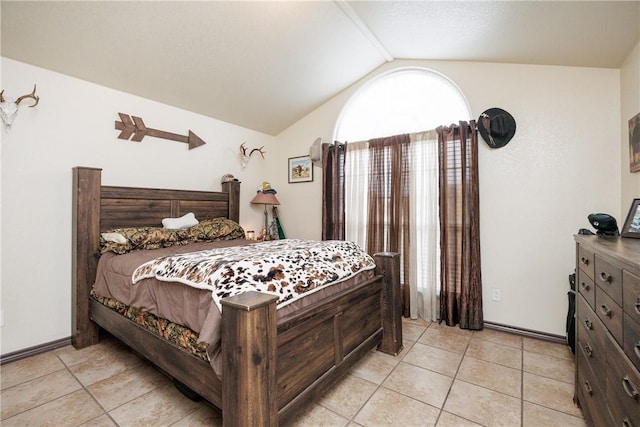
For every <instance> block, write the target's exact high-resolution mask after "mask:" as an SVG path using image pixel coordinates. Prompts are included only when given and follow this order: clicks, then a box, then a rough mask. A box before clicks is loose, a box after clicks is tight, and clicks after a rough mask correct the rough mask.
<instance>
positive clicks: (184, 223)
mask: <svg viewBox="0 0 640 427" xmlns="http://www.w3.org/2000/svg"><path fill="white" fill-rule="evenodd" d="M197 223H198V220H197V219H196V216H195V215H194V214H193V212H189V213H188V214H185V215H182V216H181V217H180V218H164V219H163V220H162V226H163V227H164V228H170V229H181V230H184V229H186V228H189V227H193V226H194V225H196V224H197Z"/></svg>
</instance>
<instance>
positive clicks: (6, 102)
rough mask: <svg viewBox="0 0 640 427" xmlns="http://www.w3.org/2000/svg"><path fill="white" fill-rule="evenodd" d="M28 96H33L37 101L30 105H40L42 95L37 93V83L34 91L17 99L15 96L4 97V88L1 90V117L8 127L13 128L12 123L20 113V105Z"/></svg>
mask: <svg viewBox="0 0 640 427" xmlns="http://www.w3.org/2000/svg"><path fill="white" fill-rule="evenodd" d="M27 98H31V99H33V100H34V101H35V102H34V103H33V104H32V105H29V107H31V108H33V107H35V106H36V105H38V102H39V101H40V97H39V96H37V95H36V85H35V84H34V85H33V92H31V93H30V94H27V95H22V96H20V97H18V99H16V100H15V101H14V100H13V98H8V97H7V98H5V97H4V89H3V90H2V92H0V117H2V122H3V123H4V125H5V127H6V128H7V129H11V124H12V123H13V120H14V119H15V118H16V116H17V115H18V106H19V105H20V103H21V102H22V101H24V100H25V99H27Z"/></svg>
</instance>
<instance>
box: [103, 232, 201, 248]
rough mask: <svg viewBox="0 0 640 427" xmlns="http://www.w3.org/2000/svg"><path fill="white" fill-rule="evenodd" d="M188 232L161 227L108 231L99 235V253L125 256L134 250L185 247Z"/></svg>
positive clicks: (187, 241) (187, 240) (188, 239)
mask: <svg viewBox="0 0 640 427" xmlns="http://www.w3.org/2000/svg"><path fill="white" fill-rule="evenodd" d="M190 239H191V237H190V234H189V230H180V229H168V228H162V227H129V228H117V229H114V230H109V232H107V233H102V234H101V235H100V253H106V252H115V253H117V254H125V253H127V252H131V251H133V250H136V249H158V248H167V247H169V246H176V245H186V244H187V243H189V241H190Z"/></svg>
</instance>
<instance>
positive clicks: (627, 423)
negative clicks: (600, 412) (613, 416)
mask: <svg viewBox="0 0 640 427" xmlns="http://www.w3.org/2000/svg"><path fill="white" fill-rule="evenodd" d="M622 427H633V424H631V421H630V420H629V417H624V420H622Z"/></svg>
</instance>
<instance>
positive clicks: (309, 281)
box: [132, 239, 375, 310]
mask: <svg viewBox="0 0 640 427" xmlns="http://www.w3.org/2000/svg"><path fill="white" fill-rule="evenodd" d="M374 267H375V264H374V261H373V258H371V257H370V256H369V255H368V254H367V253H366V252H365V251H363V250H362V249H361V248H360V247H359V246H358V245H356V244H355V243H353V242H347V241H342V240H330V241H312V240H296V239H285V240H275V241H270V242H262V243H254V244H250V245H245V246H234V247H230V248H219V249H211V250H205V251H199V252H191V253H187V254H178V255H171V256H165V257H160V258H156V259H155V260H152V261H149V262H147V263H145V264H143V265H141V266H140V267H138V268H137V269H136V270H135V271H134V272H133V276H132V281H133V283H134V284H135V283H137V282H139V281H140V280H142V279H145V278H152V277H155V278H156V279H158V280H160V281H166V282H179V283H183V284H185V285H188V286H193V287H195V288H199V289H208V290H211V292H212V296H213V300H214V302H215V304H216V305H217V306H218V309H220V310H222V308H221V305H220V300H221V299H222V298H226V297H229V296H233V295H237V294H240V293H242V292H245V291H249V290H253V291H259V292H268V293H271V294H274V295H277V296H278V297H279V300H278V304H277V305H278V307H282V306H285V305H287V304H289V303H291V302H293V301H295V300H297V299H299V298H301V297H302V296H304V295H305V294H309V293H311V292H314V291H317V290H319V289H322V288H324V287H326V286H329V285H331V284H335V283H338V282H341V281H342V280H346V279H348V278H350V277H352V276H354V275H355V274H357V273H359V272H360V271H364V270H370V269H373V268H374Z"/></svg>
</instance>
